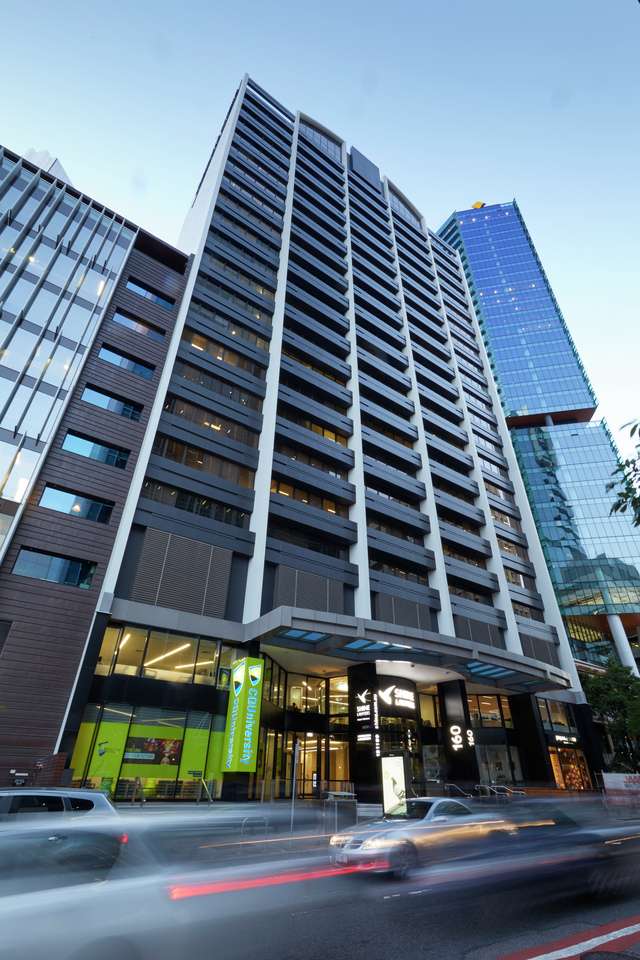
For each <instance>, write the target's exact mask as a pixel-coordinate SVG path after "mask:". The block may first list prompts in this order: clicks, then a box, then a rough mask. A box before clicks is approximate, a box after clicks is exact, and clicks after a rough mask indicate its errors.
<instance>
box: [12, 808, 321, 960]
mask: <svg viewBox="0 0 640 960" xmlns="http://www.w3.org/2000/svg"><path fill="white" fill-rule="evenodd" d="M264 829H265V817H264V816H262V815H261V814H260V811H259V810H256V809H255V808H254V812H253V814H251V813H250V812H249V813H248V812H247V811H246V810H240V811H238V812H236V811H234V810H223V809H218V810H216V811H210V810H207V809H205V810H202V811H194V812H185V811H176V812H174V811H171V812H168V813H167V812H160V811H158V812H155V811H149V812H146V811H145V813H143V814H141V812H140V811H139V810H136V811H135V812H129V811H126V812H124V813H122V814H119V815H118V816H115V817H114V816H106V817H102V818H100V817H90V818H84V817H67V818H62V817H60V816H59V815H58V814H56V813H53V814H52V815H51V816H46V815H41V816H38V817H33V818H30V819H29V820H28V821H27V820H26V819H25V820H21V819H19V818H18V819H11V820H5V821H4V822H3V823H1V824H0V930H2V935H1V936H0V960H15V958H16V957H25V958H27V957H28V958H29V960H89V958H90V960H107V958H108V960H113V958H114V957H117V958H118V960H175V958H176V957H182V956H190V955H193V956H204V955H205V949H206V950H208V948H209V945H210V943H211V937H212V935H213V933H212V931H213V930H214V928H215V931H216V934H215V935H216V936H218V935H219V930H220V927H221V925H223V924H224V923H228V922H229V919H230V918H231V917H233V916H235V915H238V916H244V915H245V913H246V911H247V910H248V909H250V910H251V911H252V912H253V913H254V914H257V913H259V912H260V910H263V909H270V908H274V907H281V906H282V892H281V886H282V883H283V882H287V883H288V882H291V883H292V884H295V883H296V882H298V881H299V880H300V879H301V878H304V864H305V863H306V862H307V861H308V860H309V855H308V854H306V853H305V854H303V856H302V857H299V858H298V859H292V857H295V854H292V852H291V849H290V844H291V841H290V839H289V838H286V837H284V835H282V834H279V833H278V834H276V835H275V836H273V835H270V836H269V838H266V837H265V836H264ZM315 856H316V860H320V859H321V858H322V854H321V853H319V852H318V851H316V854H315ZM275 857H280V859H277V860H276V859H274V858H275ZM304 857H306V858H307V859H306V860H305V859H304ZM283 875H284V879H283ZM314 876H315V874H314ZM278 898H279V899H278Z"/></svg>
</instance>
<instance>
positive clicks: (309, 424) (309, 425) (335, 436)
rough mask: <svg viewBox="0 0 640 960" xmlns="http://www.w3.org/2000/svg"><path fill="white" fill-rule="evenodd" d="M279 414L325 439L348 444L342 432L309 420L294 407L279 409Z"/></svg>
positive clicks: (343, 445)
mask: <svg viewBox="0 0 640 960" xmlns="http://www.w3.org/2000/svg"><path fill="white" fill-rule="evenodd" d="M278 415H279V416H282V417H284V419H285V420H289V421H290V422H291V423H295V424H297V425H298V426H299V427H304V429H305V430H311V432H312V433H315V434H317V435H318V436H319V437H324V439H325V440H331V441H333V443H337V444H339V446H341V447H346V446H347V438H346V437H345V436H344V435H343V434H342V433H337V432H336V431H335V430H333V429H331V427H325V426H323V424H321V423H316V422H315V421H313V420H308V419H307V418H306V417H303V416H302V415H301V414H299V413H297V412H296V411H294V410H292V409H289V408H286V409H283V410H280V409H279V410H278Z"/></svg>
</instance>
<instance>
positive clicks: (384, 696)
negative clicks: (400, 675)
mask: <svg viewBox="0 0 640 960" xmlns="http://www.w3.org/2000/svg"><path fill="white" fill-rule="evenodd" d="M378 696H379V697H380V699H381V700H382V702H383V703H386V705H387V706H388V707H400V708H401V709H403V710H415V709H416V695H415V693H414V691H413V690H409V689H407V688H406V687H399V686H398V685H397V684H395V683H392V684H391V685H390V686H388V687H386V688H385V689H384V690H383V689H380V690H378Z"/></svg>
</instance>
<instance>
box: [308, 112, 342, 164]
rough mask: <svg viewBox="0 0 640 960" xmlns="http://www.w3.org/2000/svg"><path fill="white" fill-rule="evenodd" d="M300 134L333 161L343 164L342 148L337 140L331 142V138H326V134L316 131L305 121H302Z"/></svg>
mask: <svg viewBox="0 0 640 960" xmlns="http://www.w3.org/2000/svg"><path fill="white" fill-rule="evenodd" d="M300 133H302V134H304V136H305V137H307V138H308V139H309V140H311V142H312V143H313V144H314V145H315V146H316V147H317V148H318V150H321V151H322V152H323V153H326V155H327V156H328V157H331V159H332V160H337V161H338V163H340V162H341V160H342V147H341V146H340V144H339V143H336V142H335V140H330V139H329V137H327V136H325V134H324V133H320V131H319V130H316V129H315V127H312V126H310V125H309V124H308V123H304V122H303V121H300Z"/></svg>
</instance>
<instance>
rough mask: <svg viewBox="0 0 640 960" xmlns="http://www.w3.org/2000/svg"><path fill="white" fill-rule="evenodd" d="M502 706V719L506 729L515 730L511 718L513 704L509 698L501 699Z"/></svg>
mask: <svg viewBox="0 0 640 960" xmlns="http://www.w3.org/2000/svg"><path fill="white" fill-rule="evenodd" d="M500 706H501V708H502V719H503V720H504V725H505V727H509V728H513V718H512V716H511V704H510V703H509V697H500Z"/></svg>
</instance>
